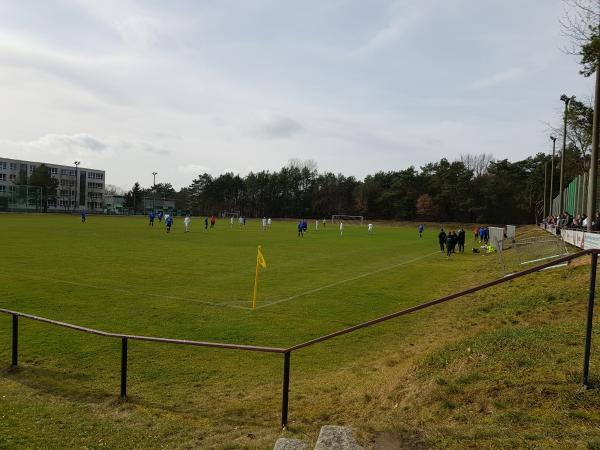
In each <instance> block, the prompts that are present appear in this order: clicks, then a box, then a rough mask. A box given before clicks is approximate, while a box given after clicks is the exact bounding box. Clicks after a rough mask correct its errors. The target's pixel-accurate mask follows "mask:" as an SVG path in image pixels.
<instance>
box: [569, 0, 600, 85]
mask: <svg viewBox="0 0 600 450" xmlns="http://www.w3.org/2000/svg"><path fill="white" fill-rule="evenodd" d="M563 2H564V5H565V8H564V15H563V17H562V19H560V20H559V22H560V24H561V27H562V32H563V35H564V36H565V37H567V38H568V40H569V44H568V46H567V47H566V48H565V52H566V53H569V54H572V55H578V56H581V61H580V62H581V65H582V66H583V70H581V74H583V75H585V76H590V75H592V74H593V73H594V72H595V71H596V65H597V63H598V53H599V50H600V49H599V48H598V45H599V43H598V34H599V25H600V0H563Z"/></svg>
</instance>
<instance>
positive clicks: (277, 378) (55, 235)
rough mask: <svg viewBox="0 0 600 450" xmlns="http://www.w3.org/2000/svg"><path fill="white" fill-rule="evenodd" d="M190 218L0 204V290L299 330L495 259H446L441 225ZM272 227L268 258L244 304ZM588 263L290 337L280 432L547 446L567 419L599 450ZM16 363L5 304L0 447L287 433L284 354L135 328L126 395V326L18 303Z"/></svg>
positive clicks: (216, 329) (110, 314)
mask: <svg viewBox="0 0 600 450" xmlns="http://www.w3.org/2000/svg"><path fill="white" fill-rule="evenodd" d="M181 222H182V221H181V219H178V220H176V223H175V226H174V229H173V232H172V233H171V234H170V235H167V234H166V233H165V232H164V229H163V228H162V226H161V225H157V226H155V228H154V229H152V228H149V227H148V226H147V224H146V222H145V219H143V218H122V217H95V216H90V217H89V218H88V222H87V223H85V224H81V223H79V221H78V218H77V217H68V216H60V215H47V216H44V215H0V224H1V225H2V230H3V238H4V239H3V244H4V245H3V250H4V255H3V258H2V265H1V266H0V307H3V308H9V309H16V310H19V311H23V312H28V313H32V314H38V315H42V316H44V317H49V318H52V319H57V320H63V321H67V322H71V323H75V324H78V325H83V326H88V327H94V328H99V329H103V330H107V331H113V332H121V333H131V334H143V335H154V336H162V337H172V338H184V339H194V340H207V341H221V342H230V343H241V344H255V345H266V346H288V345H292V344H295V343H299V342H302V341H304V340H307V339H311V338H314V337H316V336H319V335H322V334H324V333H328V332H331V331H335V330H337V329H339V328H341V327H345V326H348V325H352V324H356V323H359V322H362V321H365V320H368V319H371V318H374V317H377V316H379V315H382V314H385V313H388V312H392V311H396V310H398V309H401V308H404V307H407V306H410V305H414V304H416V303H420V302H422V301H426V300H430V299H432V298H435V297H437V296H440V295H443V294H445V293H449V292H454V291H457V290H459V289H463V288H466V287H470V286H472V285H475V284H479V283H481V282H484V281H487V280H489V279H492V278H495V277H497V276H498V270H497V267H496V258H495V256H489V255H481V254H479V255H474V254H469V253H467V254H465V255H456V256H454V257H453V258H451V259H450V260H448V259H447V258H446V257H444V256H442V255H441V254H440V253H439V252H438V251H437V243H436V239H435V235H436V234H437V231H436V230H433V229H429V230H427V233H426V235H425V237H424V238H423V239H419V238H418V236H417V234H416V227H398V228H392V227H385V226H379V225H378V226H376V229H375V234H374V235H373V236H368V235H367V233H366V229H364V228H362V229H361V228H351V227H347V228H346V230H345V233H344V236H343V237H340V236H339V233H338V232H337V230H336V229H334V228H333V227H329V228H327V229H326V230H320V231H319V232H317V233H315V232H309V233H307V235H306V236H305V237H304V238H298V237H297V236H296V231H295V223H294V222H281V221H275V224H274V227H273V229H272V230H270V231H268V232H262V231H260V230H259V225H258V222H256V221H250V222H249V223H248V225H247V226H246V229H244V230H240V229H239V227H238V226H237V225H236V226H235V227H234V228H233V229H231V228H230V227H229V224H228V223H224V222H223V221H221V222H218V224H217V228H216V229H215V230H211V231H204V230H203V227H202V226H201V223H200V220H199V219H195V220H194V221H193V222H192V231H191V232H190V233H189V234H185V233H183V231H182V228H183V227H182V223H181ZM259 244H260V245H262V246H263V249H264V254H265V257H266V259H267V262H268V263H269V267H268V269H267V270H264V271H262V273H261V284H260V290H259V301H258V306H259V308H258V309H256V310H251V309H249V307H250V304H251V303H250V302H251V294H252V286H253V279H254V263H255V257H256V246H257V245H259ZM467 248H469V243H467ZM586 278H587V268H586V267H575V268H570V269H566V270H556V271H549V272H545V273H543V274H539V275H534V276H533V277H530V278H526V279H523V280H518V281H514V282H511V283H510V284H508V285H503V286H502V287H498V288H494V289H492V290H490V291H486V292H485V293H482V294H480V295H471V296H469V297H467V298H465V299H462V300H459V301H457V302H452V303H450V304H445V305H440V306H438V307H435V308H432V309H428V310H426V311H422V312H419V313H417V314H413V315H410V316H406V317H402V318H400V319H397V320H393V321H390V322H387V323H384V324H380V325H378V326H377V327H373V328H369V329H365V330H361V331H359V332H356V333H353V334H349V335H345V336H342V337H339V338H336V339H334V340H331V341H327V342H324V343H322V344H319V345H316V346H314V347H310V348H307V349H304V350H301V351H299V352H294V353H293V355H292V360H291V362H292V364H291V392H290V429H289V431H288V432H287V434H288V435H291V436H294V437H299V438H302V439H305V440H306V441H309V442H310V441H311V440H314V438H315V437H316V435H317V434H318V431H319V427H320V426H321V425H325V424H328V423H334V424H350V425H353V426H356V427H358V428H359V429H360V430H361V433H362V434H361V438H362V439H363V440H364V443H365V444H366V445H367V446H370V445H377V442H379V440H380V439H383V440H384V441H385V442H388V443H389V442H393V441H394V439H399V440H403V441H405V442H407V443H409V444H410V445H412V446H413V447H414V448H430V447H440V448H442V447H453V448H465V447H473V446H481V447H488V448H496V447H504V448H514V447H539V448H545V447H552V446H555V447H560V446H561V445H560V444H561V437H560V435H559V434H560V433H563V435H564V436H565V438H564V439H565V440H564V442H567V443H568V444H569V446H571V447H581V448H586V446H589V447H590V448H595V446H597V444H598V442H600V433H598V425H599V423H600V422H599V420H600V416H598V414H597V412H596V411H598V407H600V398H599V396H598V394H597V392H596V391H595V390H591V391H587V392H584V393H582V392H581V391H579V387H578V375H579V373H580V365H581V355H580V353H581V342H582V341H581V339H582V332H583V317H584V315H585V298H586V293H585V286H586ZM282 300H283V301H282ZM595 339H596V338H595ZM595 342H597V339H596V341H595ZM596 352H597V349H596V347H595V346H594V353H593V355H594V356H595V359H593V361H592V363H593V364H592V365H593V368H594V367H597V363H596V366H594V364H595V361H597V353H596ZM2 361H4V362H2ZM9 362H10V317H8V316H3V315H0V448H32V447H34V448H36V447H37V448H39V447H43V448H140V449H141V448H270V447H272V445H273V443H274V441H275V440H276V438H277V437H278V436H279V435H280V430H279V429H278V423H279V414H280V401H281V398H280V397H281V376H282V364H283V357H282V356H281V355H275V354H259V353H249V352H239V351H229V350H219V349H207V348H197V347H181V346H171V345H163V344H154V343H145V342H137V341H132V342H130V343H129V386H128V388H129V389H128V392H129V398H128V401H126V402H123V401H120V400H119V399H118V391H119V364H120V342H118V341H117V340H111V339H106V338H102V337H98V336H93V335H88V334H83V333H77V332H73V331H70V330H66V329H61V328H56V327H51V326H48V325H45V324H41V323H37V322H31V321H26V320H23V319H22V320H21V321H20V367H19V369H17V370H11V369H10V368H9ZM593 370H594V369H593ZM597 373H600V372H596V374H597ZM597 379H598V380H600V377H597ZM382 436H383V437H382ZM407 445H408V444H407Z"/></svg>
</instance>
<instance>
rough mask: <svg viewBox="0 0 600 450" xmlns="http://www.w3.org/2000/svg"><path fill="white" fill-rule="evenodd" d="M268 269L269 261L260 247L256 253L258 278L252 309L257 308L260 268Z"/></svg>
mask: <svg viewBox="0 0 600 450" xmlns="http://www.w3.org/2000/svg"><path fill="white" fill-rule="evenodd" d="M261 267H262V268H263V269H266V268H267V261H266V260H265V257H264V256H263V254H262V247H261V246H260V245H259V246H258V251H257V253H256V276H255V277H254V296H253V297H252V309H254V308H256V293H257V292H258V275H259V274H260V268H261Z"/></svg>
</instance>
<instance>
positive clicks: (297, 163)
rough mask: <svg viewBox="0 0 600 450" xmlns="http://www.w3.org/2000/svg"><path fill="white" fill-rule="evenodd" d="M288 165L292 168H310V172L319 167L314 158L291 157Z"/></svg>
mask: <svg viewBox="0 0 600 450" xmlns="http://www.w3.org/2000/svg"><path fill="white" fill-rule="evenodd" d="M288 167H290V168H292V169H298V170H302V169H308V170H309V172H316V171H317V169H318V168H319V165H318V164H317V162H316V161H315V160H314V159H304V160H302V159H300V158H290V159H289V160H288Z"/></svg>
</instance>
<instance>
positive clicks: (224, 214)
mask: <svg viewBox="0 0 600 450" xmlns="http://www.w3.org/2000/svg"><path fill="white" fill-rule="evenodd" d="M221 217H223V218H225V217H233V218H234V219H237V218H238V217H240V213H239V212H238V211H223V212H222V213H221Z"/></svg>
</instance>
